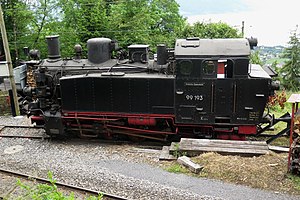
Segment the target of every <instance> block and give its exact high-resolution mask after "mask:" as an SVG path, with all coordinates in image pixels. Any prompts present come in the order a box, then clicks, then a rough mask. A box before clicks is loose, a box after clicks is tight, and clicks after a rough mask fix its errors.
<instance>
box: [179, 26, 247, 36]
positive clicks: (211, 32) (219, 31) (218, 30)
mask: <svg viewBox="0 0 300 200" xmlns="http://www.w3.org/2000/svg"><path fill="white" fill-rule="evenodd" d="M183 37H199V38H240V37H242V35H241V33H239V31H238V30H237V29H235V28H233V27H231V26H229V25H228V24H226V23H223V22H218V23H211V22H209V23H205V22H196V23H195V24H194V25H186V27H185V29H184V31H183Z"/></svg>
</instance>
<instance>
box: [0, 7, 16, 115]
mask: <svg viewBox="0 0 300 200" xmlns="http://www.w3.org/2000/svg"><path fill="white" fill-rule="evenodd" d="M0 29H1V35H2V41H3V48H4V52H5V57H6V62H7V64H8V71H9V79H10V84H11V88H12V93H13V98H14V102H13V103H14V105H15V111H16V115H17V116H18V115H20V109H19V103H18V98H17V89H16V83H15V78H14V72H13V66H12V63H11V57H10V51H9V45H8V40H7V34H6V28H5V22H4V19H3V12H2V6H1V4H0Z"/></svg>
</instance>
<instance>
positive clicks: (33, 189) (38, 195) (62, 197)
mask: <svg viewBox="0 0 300 200" xmlns="http://www.w3.org/2000/svg"><path fill="white" fill-rule="evenodd" d="M48 179H49V182H50V184H37V183H35V184H26V183H24V182H21V181H20V180H18V181H17V187H15V188H14V190H15V189H21V190H22V192H21V194H20V195H19V196H18V197H15V196H13V195H11V193H13V191H11V192H10V193H9V194H8V195H7V196H5V197H4V198H3V199H4V200H10V199H17V200H24V199H25V200H26V199H28V200H41V199H45V200H48V199H49V200H76V198H75V195H74V193H73V192H71V193H70V194H69V195H66V194H64V193H63V192H61V191H59V190H58V188H57V186H56V184H55V183H56V181H55V180H54V179H53V175H52V173H51V172H48ZM102 197H103V195H102V194H99V195H98V196H88V197H86V198H85V199H86V200H101V199H102Z"/></svg>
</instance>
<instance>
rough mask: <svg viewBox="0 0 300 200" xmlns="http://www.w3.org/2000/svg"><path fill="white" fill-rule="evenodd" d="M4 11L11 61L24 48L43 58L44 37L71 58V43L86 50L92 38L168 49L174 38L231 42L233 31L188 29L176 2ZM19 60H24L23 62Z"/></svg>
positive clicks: (66, 0)
mask: <svg viewBox="0 0 300 200" xmlns="http://www.w3.org/2000/svg"><path fill="white" fill-rule="evenodd" d="M0 2H1V3H2V6H3V9H4V11H5V12H4V15H5V22H6V25H7V32H8V36H9V37H8V38H9V41H10V45H11V51H12V54H13V56H12V57H13V58H15V59H16V60H17V58H20V57H22V56H21V54H22V53H20V52H22V51H21V50H22V48H23V47H24V46H28V47H29V48H31V49H32V48H35V49H39V50H40V51H41V53H42V54H41V55H42V57H43V58H44V57H46V55H47V47H46V43H45V36H48V35H59V36H60V41H61V54H62V56H63V57H66V56H68V57H69V56H72V55H73V46H74V45H75V44H76V43H79V44H81V45H82V47H83V49H84V50H85V48H86V41H87V40H88V39H90V38H93V37H108V38H111V39H114V40H117V41H118V43H119V45H120V46H121V47H123V48H126V47H127V45H130V44H150V46H151V47H152V48H153V47H155V46H156V45H157V44H161V43H163V44H166V45H167V46H169V47H173V45H174V44H175V39H176V38H185V37H200V38H233V37H240V36H241V35H240V34H239V32H238V30H236V29H234V28H232V27H230V26H229V25H227V24H225V23H221V22H219V23H203V22H197V23H195V24H194V25H189V24H188V23H187V21H186V19H185V18H184V17H182V16H181V15H180V13H179V5H178V3H177V2H176V0H126V1H124V0H35V1H30V0H0ZM23 58H25V56H23Z"/></svg>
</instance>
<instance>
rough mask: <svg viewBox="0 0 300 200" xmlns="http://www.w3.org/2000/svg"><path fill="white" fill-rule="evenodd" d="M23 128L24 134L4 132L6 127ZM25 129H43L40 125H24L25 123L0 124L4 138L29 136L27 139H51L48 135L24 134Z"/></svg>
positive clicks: (0, 133)
mask: <svg viewBox="0 0 300 200" xmlns="http://www.w3.org/2000/svg"><path fill="white" fill-rule="evenodd" d="M8 128H10V129H21V130H22V131H21V132H22V133H23V134H6V133H5V134H4V133H3V131H4V130H5V129H8ZM25 129H33V130H41V129H42V127H40V126H24V125H0V137H2V138H27V139H49V138H50V136H47V135H40V134H39V135H37V134H24V130H25Z"/></svg>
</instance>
